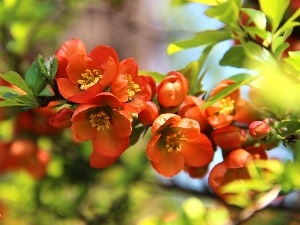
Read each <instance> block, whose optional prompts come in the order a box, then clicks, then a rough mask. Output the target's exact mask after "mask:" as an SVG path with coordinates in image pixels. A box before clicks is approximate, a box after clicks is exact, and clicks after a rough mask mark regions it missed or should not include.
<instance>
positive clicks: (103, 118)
mask: <svg viewBox="0 0 300 225" xmlns="http://www.w3.org/2000/svg"><path fill="white" fill-rule="evenodd" d="M90 123H91V124H92V127H97V130H98V131H100V130H104V129H109V125H110V121H109V117H108V116H107V115H106V113H105V112H103V111H100V112H99V113H97V114H91V115H90Z"/></svg>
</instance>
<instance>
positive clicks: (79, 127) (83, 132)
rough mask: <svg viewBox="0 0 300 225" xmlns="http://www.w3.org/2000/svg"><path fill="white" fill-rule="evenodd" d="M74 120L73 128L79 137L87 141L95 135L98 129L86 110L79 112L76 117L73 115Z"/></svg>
mask: <svg viewBox="0 0 300 225" xmlns="http://www.w3.org/2000/svg"><path fill="white" fill-rule="evenodd" d="M72 122H73V123H72V126H71V128H72V131H73V133H74V135H75V137H76V138H77V139H79V140H81V141H87V140H91V139H92V138H93V137H94V136H95V134H96V132H97V129H96V128H94V127H92V124H91V123H90V121H89V118H88V116H87V114H86V113H85V112H83V113H79V114H77V115H76V117H74V116H73V117H72Z"/></svg>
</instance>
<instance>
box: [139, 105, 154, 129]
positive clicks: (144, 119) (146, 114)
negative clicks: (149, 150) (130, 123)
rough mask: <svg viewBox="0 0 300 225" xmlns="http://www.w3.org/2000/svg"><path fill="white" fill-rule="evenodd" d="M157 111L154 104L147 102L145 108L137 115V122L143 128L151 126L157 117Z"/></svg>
mask: <svg viewBox="0 0 300 225" xmlns="http://www.w3.org/2000/svg"><path fill="white" fill-rule="evenodd" d="M158 115H159V111H158V107H157V105H155V103H153V102H151V101H148V102H146V107H145V109H144V110H142V111H141V112H140V113H139V114H138V118H139V121H140V122H141V124H143V125H145V126H150V125H152V123H153V121H154V120H155V119H156V118H157V117H158Z"/></svg>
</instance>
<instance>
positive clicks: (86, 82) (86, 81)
mask: <svg viewBox="0 0 300 225" xmlns="http://www.w3.org/2000/svg"><path fill="white" fill-rule="evenodd" d="M81 76H82V78H83V79H82V80H78V81H77V83H78V84H80V89H81V90H83V91H84V90H86V89H88V88H90V87H92V86H94V85H95V84H98V83H99V82H100V80H101V78H102V77H103V75H101V74H99V72H98V70H96V69H94V70H93V71H91V70H89V69H87V70H86V71H85V73H82V74H81Z"/></svg>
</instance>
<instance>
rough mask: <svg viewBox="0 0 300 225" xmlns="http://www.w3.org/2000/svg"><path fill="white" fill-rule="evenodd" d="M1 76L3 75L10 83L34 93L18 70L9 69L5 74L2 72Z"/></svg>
mask: <svg viewBox="0 0 300 225" xmlns="http://www.w3.org/2000/svg"><path fill="white" fill-rule="evenodd" d="M0 77H2V78H3V79H4V80H6V81H7V82H8V83H11V84H13V85H15V86H17V87H18V88H20V89H21V90H23V91H25V92H26V93H27V94H28V95H32V91H31V89H30V88H29V86H28V85H27V84H26V82H25V81H24V79H23V78H22V77H21V76H20V74H18V73H17V72H14V71H9V72H7V73H5V74H0ZM0 88H1V89H2V88H3V87H0ZM0 92H1V91H0ZM14 92H15V91H14Z"/></svg>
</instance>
